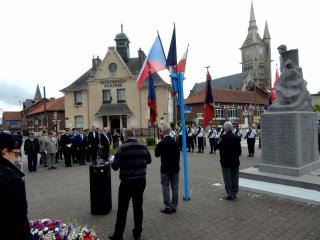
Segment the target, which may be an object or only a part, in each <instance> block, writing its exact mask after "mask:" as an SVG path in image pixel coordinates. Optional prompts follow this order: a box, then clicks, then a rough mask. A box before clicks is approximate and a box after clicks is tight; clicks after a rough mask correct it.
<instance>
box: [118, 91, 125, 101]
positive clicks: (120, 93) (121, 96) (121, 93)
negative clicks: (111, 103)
mask: <svg viewBox="0 0 320 240" xmlns="http://www.w3.org/2000/svg"><path fill="white" fill-rule="evenodd" d="M117 100H118V103H125V102H126V90H125V89H124V88H123V89H117Z"/></svg>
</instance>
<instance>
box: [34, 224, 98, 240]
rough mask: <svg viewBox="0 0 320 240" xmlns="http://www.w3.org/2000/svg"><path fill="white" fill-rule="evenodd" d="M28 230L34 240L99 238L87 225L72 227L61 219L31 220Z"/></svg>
mask: <svg viewBox="0 0 320 240" xmlns="http://www.w3.org/2000/svg"><path fill="white" fill-rule="evenodd" d="M30 231H31V234H32V235H33V237H34V239H35V240H99V238H98V237H97V236H96V233H95V232H94V231H93V230H92V229H89V228H88V227H87V226H84V227H74V226H73V225H71V224H69V225H67V224H65V223H62V221H61V220H52V219H36V220H32V221H31V222H30Z"/></svg>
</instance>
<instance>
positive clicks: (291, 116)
mask: <svg viewBox="0 0 320 240" xmlns="http://www.w3.org/2000/svg"><path fill="white" fill-rule="evenodd" d="M261 130H262V131H261V139H262V163H261V164H260V165H259V170H260V171H264V172H271V173H280V174H285V175H291V176H301V175H303V174H305V173H307V172H309V171H312V170H314V169H316V168H319V167H320V160H319V153H318V150H317V145H316V143H317V131H316V115H315V113H313V112H299V111H288V112H267V113H263V114H262V116H261Z"/></svg>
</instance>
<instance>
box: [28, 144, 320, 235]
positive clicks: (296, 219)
mask: <svg viewBox="0 0 320 240" xmlns="http://www.w3.org/2000/svg"><path fill="white" fill-rule="evenodd" d="M205 152H206V153H203V154H199V153H189V154H188V159H189V192H190V197H191V200H190V201H187V202H185V201H183V200H182V196H183V180H184V179H183V159H182V154H181V174H180V195H179V196H180V199H179V208H178V211H177V213H175V214H171V215H165V214H163V213H161V212H160V208H161V207H162V192H161V185H160V171H159V169H160V163H159V162H160V160H159V159H158V158H154V157H153V162H152V164H151V165H150V166H148V170H147V173H148V177H147V187H146V190H145V195H144V224H143V226H144V230H143V234H142V239H148V240H151V239H155V240H162V239H163V240H167V239H178V240H180V239H181V240H185V239H194V240H198V239H203V240H212V239H221V240H222V239H224V240H226V239H227V240H228V239H232V240H233V239H266V240H271V239H275V240H285V239H288V240H289V239H290V240H298V239H309V240H311V239H314V240H316V239H320V221H319V220H320V207H318V206H314V205H307V204H302V203H297V202H294V201H291V200H285V199H280V198H276V197H270V196H266V195H260V194H256V193H251V192H245V191H240V193H239V196H238V199H237V200H235V201H232V202H230V201H226V200H222V197H223V196H225V191H224V187H223V184H222V174H221V168H220V164H219V161H218V154H215V155H210V154H208V152H209V150H208V147H207V149H205ZM151 153H152V156H153V155H154V154H153V152H151ZM245 156H247V149H246V147H243V154H242V157H241V168H242V169H243V168H248V167H250V166H254V165H256V164H258V163H259V162H260V156H261V153H260V150H259V149H257V146H256V154H255V158H247V157H245ZM60 161H61V160H60ZM24 164H26V159H24ZM57 167H58V168H57V169H56V170H50V171H49V170H48V169H46V168H41V167H40V168H39V171H38V172H36V173H31V174H29V173H26V187H27V197H28V203H29V218H30V219H33V218H59V219H61V220H63V221H64V222H68V223H77V224H80V225H88V226H89V227H91V228H93V229H94V230H95V231H96V232H97V234H98V235H99V236H100V239H101V240H104V239H108V238H107V234H108V233H112V232H113V230H114V224H115V221H116V214H117V192H118V186H119V180H118V172H114V171H113V172H112V176H111V177H112V204H113V205H112V210H111V212H110V213H109V214H108V215H105V216H92V215H91V214H90V196H89V168H88V165H86V166H76V165H75V166H73V167H72V168H65V167H64V163H63V161H61V163H59V164H58V165H57ZM24 169H25V170H26V169H27V168H26V166H25V168H24ZM132 228H133V216H132V206H131V204H130V207H129V211H128V217H127V225H126V230H125V234H124V239H133V238H132V236H131V229H132Z"/></svg>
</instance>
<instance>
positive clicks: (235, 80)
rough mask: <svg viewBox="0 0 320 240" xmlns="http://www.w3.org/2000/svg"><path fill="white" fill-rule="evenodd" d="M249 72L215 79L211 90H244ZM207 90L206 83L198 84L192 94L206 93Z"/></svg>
mask: <svg viewBox="0 0 320 240" xmlns="http://www.w3.org/2000/svg"><path fill="white" fill-rule="evenodd" d="M248 74H249V72H244V73H237V74H233V75H229V76H225V77H222V78H217V79H213V80H212V82H211V88H228V89H230V87H231V88H232V89H242V86H243V84H244V80H245V79H246V78H247V76H248ZM205 88H206V82H200V83H196V84H195V85H194V86H193V88H192V93H191V95H193V94H197V93H199V92H202V91H204V90H205Z"/></svg>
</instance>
